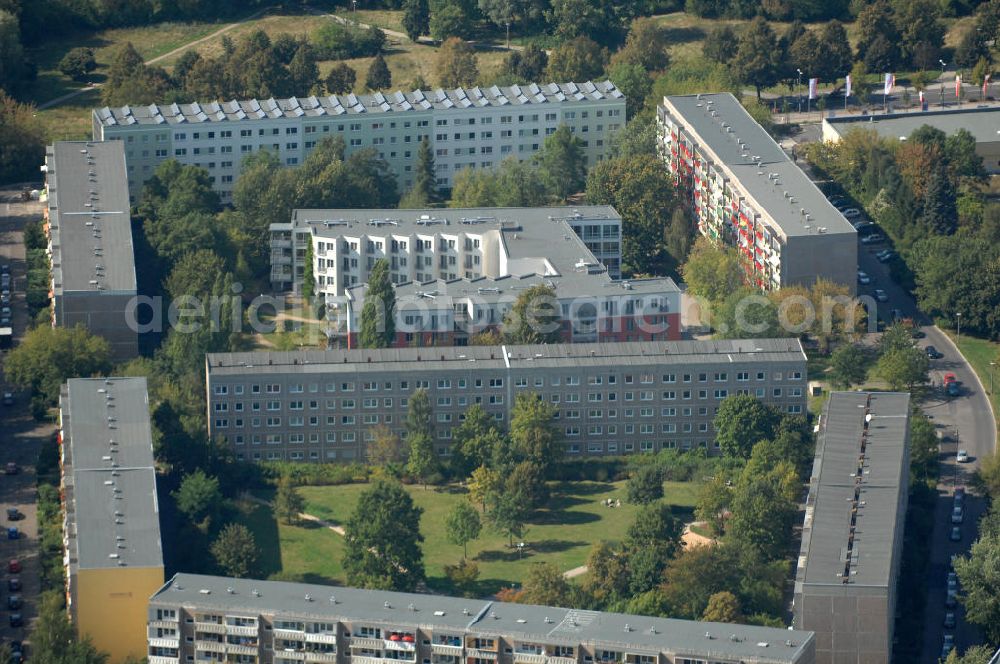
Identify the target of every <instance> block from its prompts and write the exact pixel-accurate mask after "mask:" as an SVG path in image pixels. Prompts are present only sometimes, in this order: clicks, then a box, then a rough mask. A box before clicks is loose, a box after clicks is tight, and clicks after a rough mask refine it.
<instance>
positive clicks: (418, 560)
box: [344, 480, 424, 591]
mask: <svg viewBox="0 0 1000 664" xmlns="http://www.w3.org/2000/svg"><path fill="white" fill-rule="evenodd" d="M422 513H423V510H422V509H421V508H419V507H417V506H415V505H414V504H413V499H412V498H410V495H409V494H408V493H407V492H406V491H405V490H404V489H403V487H402V486H400V485H399V484H398V483H395V482H387V481H385V480H377V481H376V482H375V483H373V484H372V485H371V486H370V487H369V488H367V489H365V490H364V491H363V492H361V495H360V496H359V497H358V504H357V507H356V508H355V510H354V512H353V513H352V514H351V517H350V518H349V519H348V521H347V523H346V524H345V526H344V531H345V541H346V544H345V551H344V570H345V571H346V573H347V581H348V583H350V584H351V585H354V586H358V587H361V588H377V589H381V590H401V591H412V590H414V589H415V588H416V586H417V584H418V583H419V582H420V581H422V580H423V578H424V563H423V554H422V552H421V550H420V542H422V541H423V539H424V538H423V535H421V534H420V515H421V514H422Z"/></svg>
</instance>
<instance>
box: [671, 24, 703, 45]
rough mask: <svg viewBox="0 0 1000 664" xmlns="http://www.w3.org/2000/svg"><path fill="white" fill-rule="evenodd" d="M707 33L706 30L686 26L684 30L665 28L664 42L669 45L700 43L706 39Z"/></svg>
mask: <svg viewBox="0 0 1000 664" xmlns="http://www.w3.org/2000/svg"><path fill="white" fill-rule="evenodd" d="M706 35H707V33H706V32H705V30H704V29H702V28H699V27H697V26H693V25H692V26H686V27H683V28H680V27H675V28H667V27H665V28H663V36H664V40H665V41H666V43H668V44H677V43H682V42H693V41H700V40H702V39H704V38H705V37H706Z"/></svg>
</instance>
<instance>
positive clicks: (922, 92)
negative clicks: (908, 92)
mask: <svg viewBox="0 0 1000 664" xmlns="http://www.w3.org/2000/svg"><path fill="white" fill-rule="evenodd" d="M920 105H921V106H923V105H924V91H923V90H921V91H920Z"/></svg>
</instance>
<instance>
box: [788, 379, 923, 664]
mask: <svg viewBox="0 0 1000 664" xmlns="http://www.w3.org/2000/svg"><path fill="white" fill-rule="evenodd" d="M909 418H910V395H909V394H900V393H885V392H874V393H869V392H835V393H833V394H832V395H830V400H829V402H827V405H826V408H825V410H824V413H823V417H822V420H821V423H820V432H819V437H818V440H817V447H816V458H815V461H814V463H813V470H812V478H811V480H810V485H809V497H808V499H807V500H806V514H805V523H804V525H803V530H802V547H801V551H800V553H799V562H798V567H797V569H796V576H795V598H794V625H795V627H796V628H797V629H808V630H810V631H813V632H815V633H816V662H817V663H818V664H846V663H847V662H851V663H852V664H853V663H856V662H865V663H866V664H888V662H889V661H891V658H892V643H893V628H894V625H895V617H896V586H897V583H898V580H899V568H900V564H901V560H902V553H903V527H904V524H905V521H906V506H907V497H908V493H907V492H908V490H909V468H910V457H909V421H910V419H909Z"/></svg>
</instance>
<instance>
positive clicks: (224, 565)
mask: <svg viewBox="0 0 1000 664" xmlns="http://www.w3.org/2000/svg"><path fill="white" fill-rule="evenodd" d="M211 550H212V557H213V558H215V564H216V565H218V566H219V568H220V569H221V570H222V572H223V573H224V574H225V575H226V576H234V577H236V578H237V579H245V578H247V577H249V576H251V575H253V573H254V568H255V566H256V564H257V542H256V540H255V539H254V536H253V533H251V532H250V529H249V528H247V527H246V526H244V525H243V524H242V523H230V524H227V525H226V527H225V528H223V529H222V532H220V533H219V536H218V537H216V538H215V541H214V542H212V547H211Z"/></svg>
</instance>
